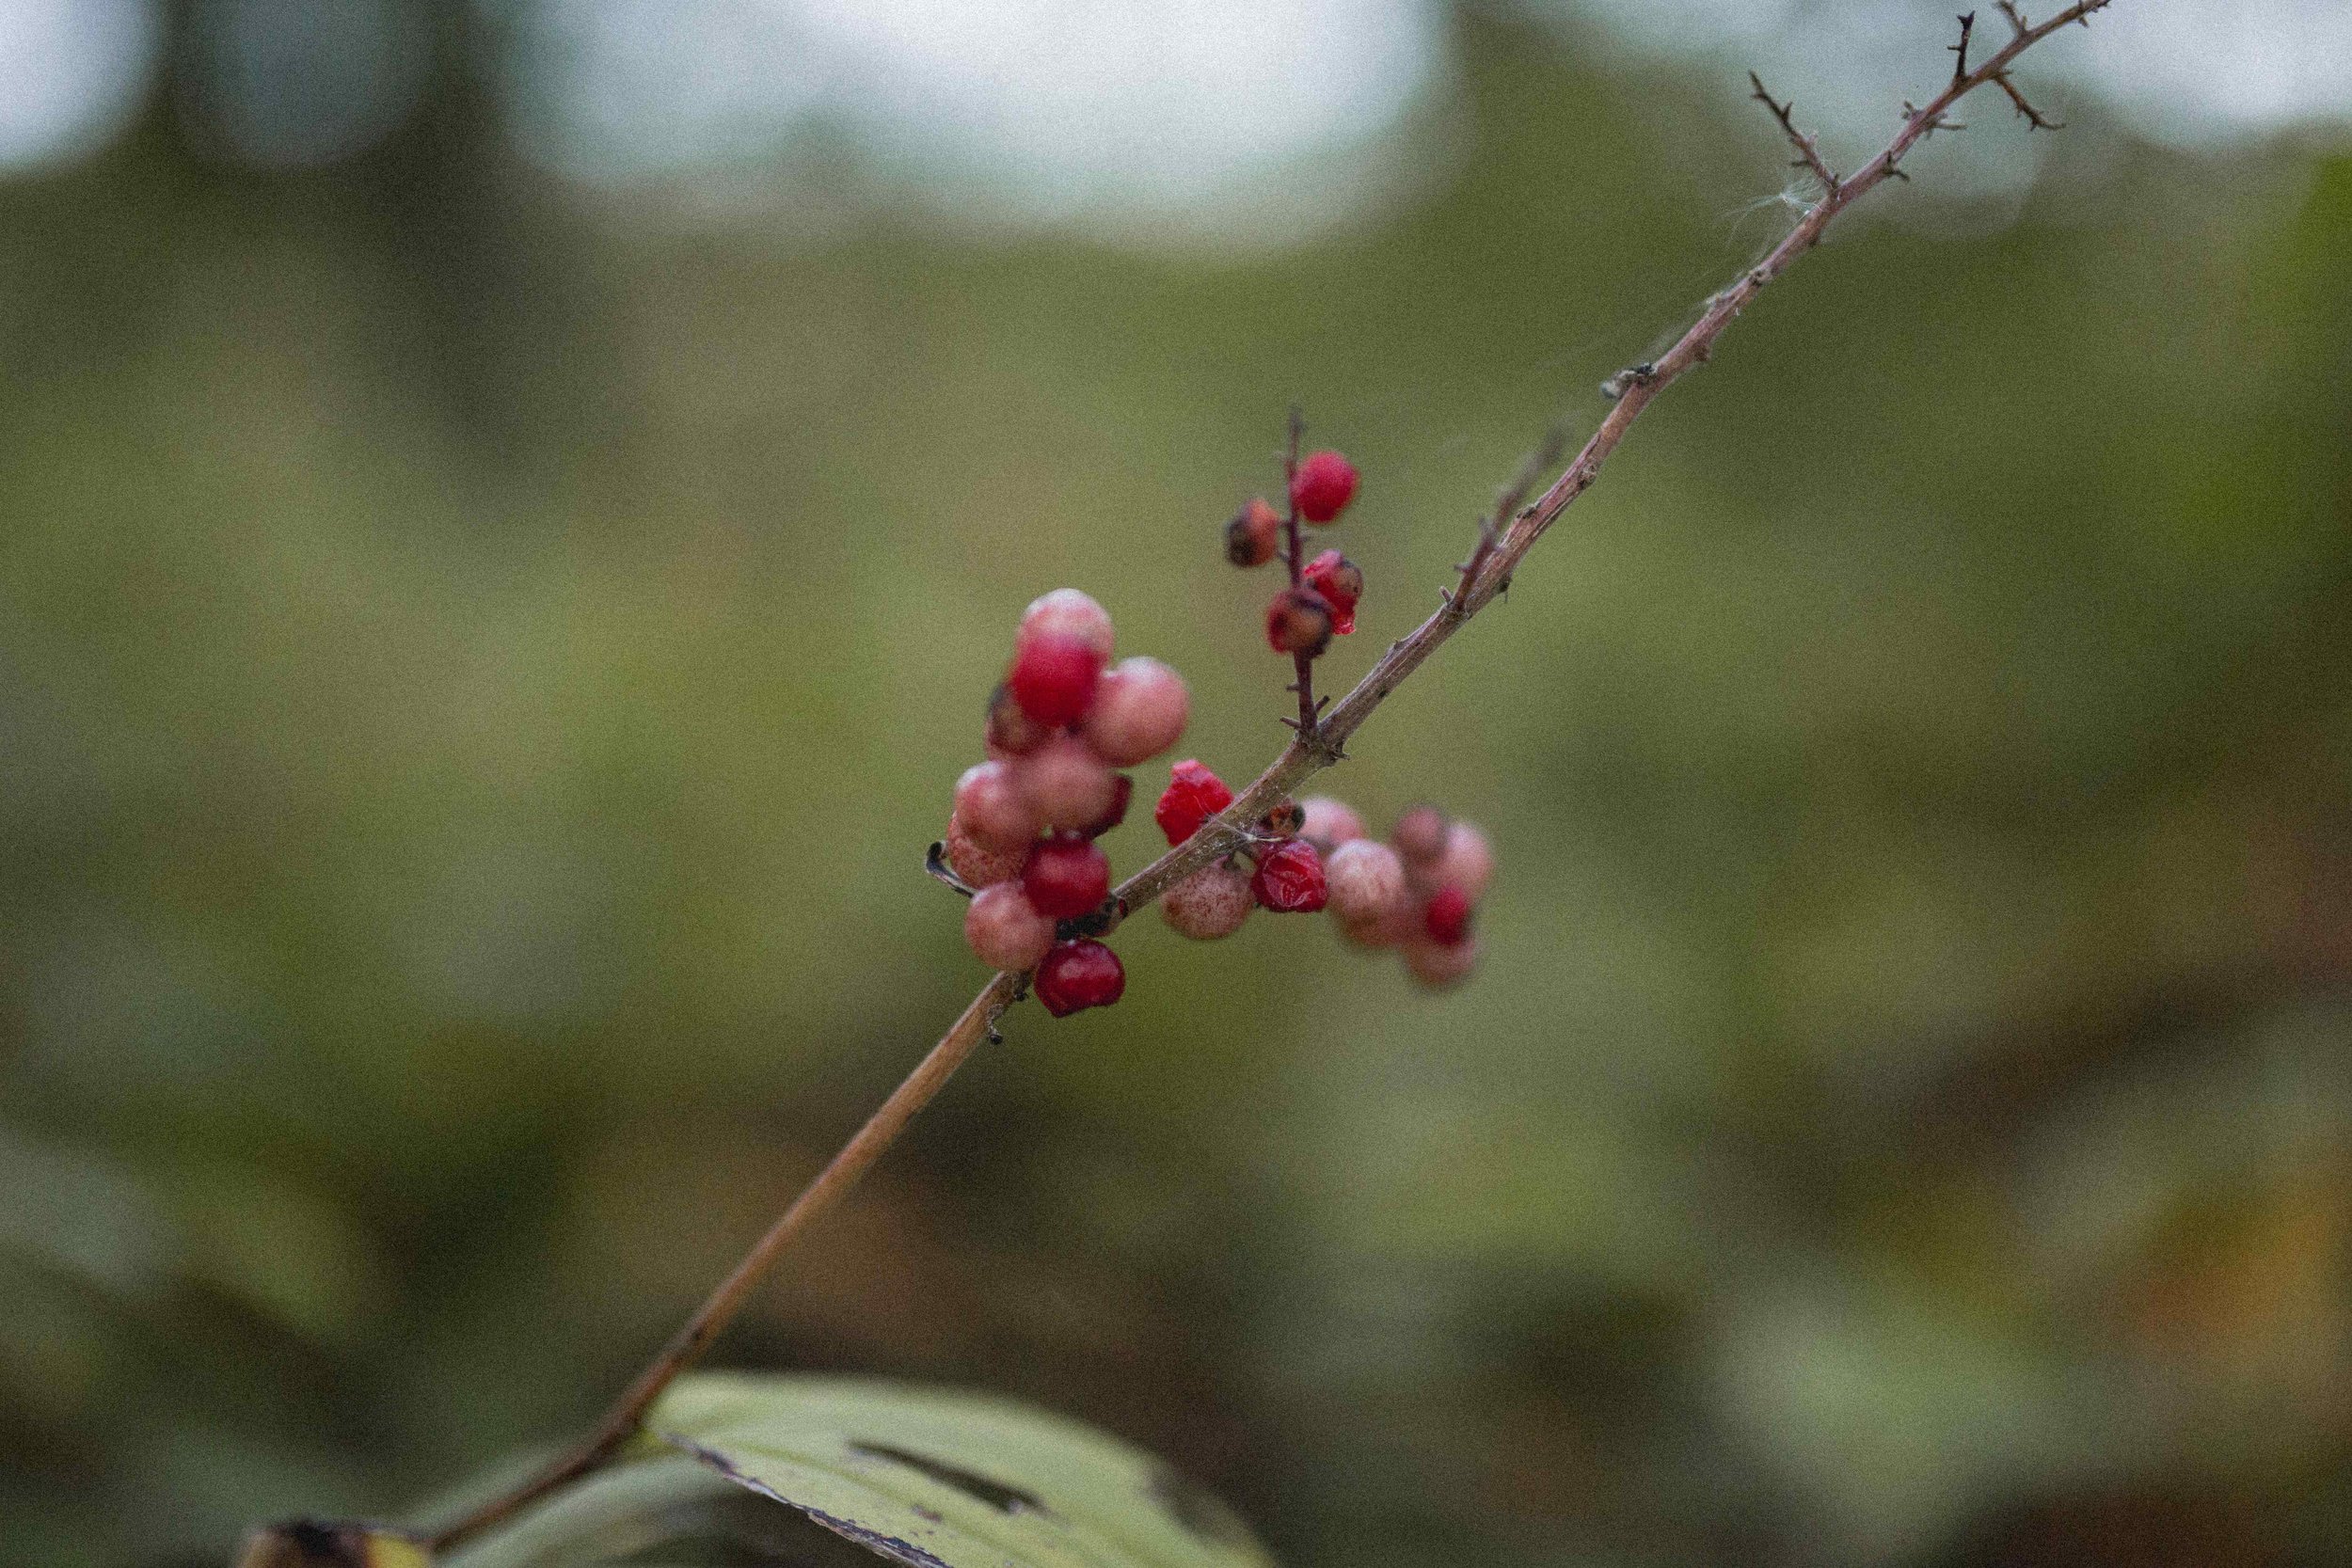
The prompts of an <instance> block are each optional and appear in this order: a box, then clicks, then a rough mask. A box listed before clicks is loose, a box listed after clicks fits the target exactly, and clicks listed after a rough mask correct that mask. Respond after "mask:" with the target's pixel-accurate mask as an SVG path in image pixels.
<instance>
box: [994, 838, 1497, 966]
mask: <svg viewBox="0 0 2352 1568" xmlns="http://www.w3.org/2000/svg"><path fill="white" fill-rule="evenodd" d="M1030 860H1031V863H1035V860H1036V857H1035V856H1031V857H1030ZM1421 924H1422V930H1424V931H1426V932H1427V933H1428V934H1429V940H1430V941H1431V942H1436V943H1437V944H1438V946H1440V947H1459V946H1461V945H1462V943H1464V942H1468V941H1469V940H1470V895H1469V894H1467V893H1464V892H1463V891H1462V890H1461V889H1460V888H1458V887H1441V888H1439V889H1438V891H1437V893H1436V894H1435V895H1432V896H1431V898H1430V900H1429V908H1428V909H1426V910H1424V911H1422V917H1421Z"/></svg>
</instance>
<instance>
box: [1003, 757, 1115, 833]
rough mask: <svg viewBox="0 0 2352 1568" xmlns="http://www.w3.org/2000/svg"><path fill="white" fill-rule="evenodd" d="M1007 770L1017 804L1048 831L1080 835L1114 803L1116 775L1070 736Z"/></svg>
mask: <svg viewBox="0 0 2352 1568" xmlns="http://www.w3.org/2000/svg"><path fill="white" fill-rule="evenodd" d="M1012 766H1013V777H1014V779H1015V781H1016V782H1017V783H1018V784H1020V787H1021V797H1022V799H1023V800H1026V801H1027V802H1028V803H1029V809H1030V810H1031V811H1033V812H1035V813H1036V814H1037V816H1038V820H1040V821H1041V822H1042V823H1044V824H1045V826H1047V827H1049V828H1065V829H1068V830H1070V831H1072V832H1079V831H1082V830H1084V829H1086V828H1087V827H1089V826H1090V825H1091V824H1093V823H1094V822H1096V821H1099V820H1100V819H1101V818H1102V817H1104V816H1107V815H1108V814H1109V812H1110V809H1111V806H1112V804H1113V803H1114V802H1115V801H1116V800H1118V798H1119V777H1118V775H1117V774H1115V773H1113V772H1112V771H1111V770H1110V768H1109V766H1108V765H1107V764H1105V763H1104V761H1103V759H1102V758H1101V757H1098V756H1096V755H1095V754H1094V752H1093V749H1092V748H1091V747H1089V746H1088V745H1087V743H1086V742H1085V741H1083V740H1081V739H1079V738H1078V737H1077V736H1074V735H1060V736H1055V737H1054V738H1053V739H1051V740H1049V741H1047V742H1046V743H1045V744H1044V745H1042V746H1041V747H1039V748H1038V749H1037V750H1036V751H1034V752H1030V753H1029V754H1028V755H1027V756H1025V757H1023V758H1022V759H1021V760H1020V761H1018V762H1016V763H1014V764H1013V765H1012Z"/></svg>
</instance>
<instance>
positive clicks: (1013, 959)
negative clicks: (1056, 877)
mask: <svg viewBox="0 0 2352 1568" xmlns="http://www.w3.org/2000/svg"><path fill="white" fill-rule="evenodd" d="M963 940H964V941H965V942H969V943H970V944H971V947H972V951H973V952H974V953H976V954H977V955H978V956H979V959H980V962H982V963H984V964H986V965H988V966H989V968H991V969H1007V970H1012V971H1015V972H1018V971H1021V970H1025V969H1034V968H1036V967H1037V961H1038V959H1040V958H1043V957H1045V950H1046V949H1047V948H1049V947H1051V946H1053V945H1054V922H1053V920H1052V918H1051V917H1050V916H1047V915H1042V914H1040V913H1039V912H1038V911H1037V906H1036V905H1034V904H1032V903H1030V902H1029V897H1028V895H1027V894H1025V893H1023V892H1022V891H1021V884H1020V883H1018V882H997V883H995V884H993V886H990V887H984V888H982V889H980V891H979V892H978V893H977V894H975V895H973V898H972V902H971V904H970V906H969V907H967V908H966V909H965V910H964V911H963Z"/></svg>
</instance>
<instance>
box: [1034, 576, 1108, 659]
mask: <svg viewBox="0 0 2352 1568" xmlns="http://www.w3.org/2000/svg"><path fill="white" fill-rule="evenodd" d="M1041 637H1070V638H1075V639H1076V640H1077V641H1081V642H1083V643H1085V644H1086V645H1087V646H1088V647H1089V648H1092V649H1093V650H1094V662H1095V663H1097V664H1108V663H1109V662H1110V661H1111V617H1110V611H1108V610H1104V608H1103V607H1102V606H1101V605H1099V604H1096V603H1095V602H1094V599H1093V596H1092V595H1090V594H1083V593H1081V592H1079V591H1078V590H1077V589H1075V588H1057V589H1055V590H1054V591H1053V592H1052V593H1051V594H1039V595H1038V596H1037V597H1036V598H1034V599H1031V600H1030V601H1029V608H1028V609H1026V610H1023V611H1022V612H1021V629H1020V631H1019V632H1017V633H1016V634H1014V637H1013V641H1014V642H1015V643H1016V644H1018V643H1022V642H1028V641H1035V640H1036V639H1038V638H1041Z"/></svg>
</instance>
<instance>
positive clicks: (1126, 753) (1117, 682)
mask: <svg viewBox="0 0 2352 1568" xmlns="http://www.w3.org/2000/svg"><path fill="white" fill-rule="evenodd" d="M1191 715H1192V696H1191V694H1190V693H1189V692H1187V691H1186V690H1185V689H1184V677H1183V676H1182V675H1179V674H1178V673H1176V672H1175V671H1173V670H1171V669H1169V668H1168V666H1167V665H1165V664H1162V663H1161V662H1160V661H1159V660H1158V659H1156V658H1123V659H1120V661H1119V662H1118V663H1117V664H1116V665H1113V666H1112V667H1111V668H1110V669H1108V670H1105V671H1104V672H1103V678H1102V680H1101V681H1100V682H1099V683H1098V684H1097V685H1096V687H1095V689H1094V706H1093V708H1092V709H1091V710H1090V711H1089V713H1088V714H1087V718H1086V726H1085V728H1084V730H1083V731H1082V732H1081V733H1083V734H1084V735H1085V736H1086V738H1087V744H1088V745H1089V746H1091V747H1093V748H1094V754H1095V755H1097V756H1099V757H1101V758H1102V759H1103V760H1104V762H1107V763H1109V764H1110V765H1111V766H1112V767H1114V768H1133V767H1134V766H1135V765H1136V763H1139V762H1142V761H1144V760H1146V759H1147V758H1151V757H1155V756H1158V755H1159V754H1160V753H1161V752H1165V751H1167V750H1168V748H1169V747H1170V746H1173V745H1175V744H1176V742H1177V741H1178V740H1179V739H1180V738H1182V737H1183V736H1184V721H1186V720H1187V719H1189V718H1190V717H1191Z"/></svg>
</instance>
